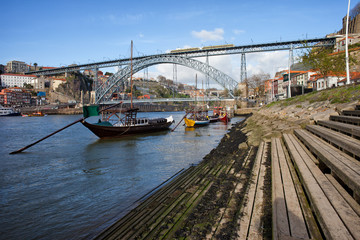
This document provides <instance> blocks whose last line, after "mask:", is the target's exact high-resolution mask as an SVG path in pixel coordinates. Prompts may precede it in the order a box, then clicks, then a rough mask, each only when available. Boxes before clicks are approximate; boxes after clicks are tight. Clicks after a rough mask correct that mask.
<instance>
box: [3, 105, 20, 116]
mask: <svg viewBox="0 0 360 240" xmlns="http://www.w3.org/2000/svg"><path fill="white" fill-rule="evenodd" d="M20 115H21V114H20V112H17V111H15V110H14V108H12V107H3V106H1V105H0V117H13V116H20Z"/></svg>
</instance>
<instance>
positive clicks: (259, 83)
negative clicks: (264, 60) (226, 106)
mask: <svg viewBox="0 0 360 240" xmlns="http://www.w3.org/2000/svg"><path fill="white" fill-rule="evenodd" d="M268 79H270V74H269V73H263V72H261V73H258V74H254V75H252V76H251V77H250V78H247V79H245V82H246V84H247V88H248V89H253V90H254V95H255V96H257V97H262V96H264V94H265V86H264V84H265V81H266V80H268Z"/></svg>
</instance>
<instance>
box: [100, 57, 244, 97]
mask: <svg viewBox="0 0 360 240" xmlns="http://www.w3.org/2000/svg"><path fill="white" fill-rule="evenodd" d="M162 63H175V64H179V65H183V66H187V67H190V68H192V69H195V70H197V71H199V72H202V73H204V74H205V75H208V76H209V77H210V78H212V79H213V80H215V81H216V82H218V83H219V84H220V85H221V86H223V87H224V88H226V89H228V90H229V94H230V95H231V97H234V96H233V91H234V90H235V88H236V87H237V84H238V83H237V82H236V81H235V80H233V79H232V78H231V77H229V76H228V75H226V74H225V73H223V72H221V71H219V70H217V69H216V68H214V67H211V66H210V65H208V64H206V63H203V62H201V61H198V60H195V59H192V58H186V57H183V56H173V55H168V54H166V55H156V56H149V57H147V58H143V59H140V60H138V61H135V62H134V63H133V72H134V73H136V72H139V71H141V70H142V69H144V68H147V67H150V66H153V65H156V64H162ZM130 72H131V66H130V65H127V66H126V67H124V68H122V69H120V70H119V71H118V72H117V73H115V74H114V75H112V76H111V77H110V78H109V79H108V80H107V81H106V82H105V83H103V84H102V85H100V86H98V87H97V88H96V96H95V102H96V103H100V102H101V101H106V100H109V99H110V98H111V95H112V93H113V92H114V91H115V90H116V89H117V87H118V86H119V84H121V83H122V82H124V81H126V80H127V79H129V78H130Z"/></svg>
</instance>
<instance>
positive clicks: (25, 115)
mask: <svg viewBox="0 0 360 240" xmlns="http://www.w3.org/2000/svg"><path fill="white" fill-rule="evenodd" d="M22 116H23V117H44V116H45V114H44V113H42V112H40V111H39V112H33V113H29V114H23V115H22Z"/></svg>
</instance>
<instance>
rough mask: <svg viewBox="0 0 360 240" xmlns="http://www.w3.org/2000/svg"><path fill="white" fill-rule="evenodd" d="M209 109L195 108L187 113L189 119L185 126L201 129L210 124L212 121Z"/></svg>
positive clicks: (186, 119)
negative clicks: (208, 113) (200, 127)
mask: <svg viewBox="0 0 360 240" xmlns="http://www.w3.org/2000/svg"><path fill="white" fill-rule="evenodd" d="M207 112H208V111H207V109H206V108H204V107H194V108H193V109H191V110H190V111H188V112H187V115H189V117H185V118H184V121H185V125H186V126H187V127H199V126H206V125H208V124H209V123H210V119H209V117H208V115H207Z"/></svg>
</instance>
